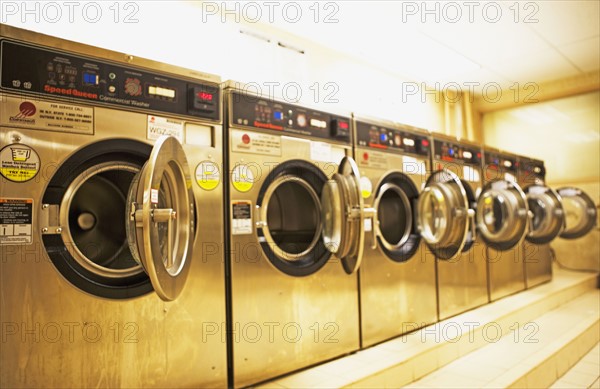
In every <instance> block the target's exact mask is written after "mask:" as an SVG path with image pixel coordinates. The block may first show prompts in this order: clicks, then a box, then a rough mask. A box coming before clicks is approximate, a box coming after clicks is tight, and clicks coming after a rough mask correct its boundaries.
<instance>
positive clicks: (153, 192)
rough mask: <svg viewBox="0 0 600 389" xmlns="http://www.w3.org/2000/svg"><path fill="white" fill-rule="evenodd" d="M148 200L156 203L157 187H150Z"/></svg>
mask: <svg viewBox="0 0 600 389" xmlns="http://www.w3.org/2000/svg"><path fill="white" fill-rule="evenodd" d="M150 202H151V203H152V204H158V189H150Z"/></svg>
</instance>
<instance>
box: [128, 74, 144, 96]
mask: <svg viewBox="0 0 600 389" xmlns="http://www.w3.org/2000/svg"><path fill="white" fill-rule="evenodd" d="M125 94H128V95H129V96H140V95H141V94H142V84H141V83H140V80H138V79H137V78H132V77H130V78H127V79H126V80H125Z"/></svg>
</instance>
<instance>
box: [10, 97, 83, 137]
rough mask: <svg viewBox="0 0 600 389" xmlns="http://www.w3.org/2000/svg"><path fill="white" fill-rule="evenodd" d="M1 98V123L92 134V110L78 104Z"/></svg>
mask: <svg viewBox="0 0 600 389" xmlns="http://www.w3.org/2000/svg"><path fill="white" fill-rule="evenodd" d="M0 97H2V98H3V99H4V100H3V104H4V107H3V108H4V109H5V112H6V113H7V114H6V115H4V114H3V115H1V116H0V124H2V125H7V126H16V127H25V128H37V129H42V130H51V131H59V132H69V133H77V134H89V135H93V134H94V109H93V108H89V107H82V106H79V105H72V104H63V103H50V102H47V101H29V100H23V99H17V98H14V97H10V96H0Z"/></svg>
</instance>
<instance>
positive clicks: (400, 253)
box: [354, 116, 437, 347]
mask: <svg viewBox="0 0 600 389" xmlns="http://www.w3.org/2000/svg"><path fill="white" fill-rule="evenodd" d="M354 130H355V158H356V161H357V163H358V167H359V170H360V174H361V179H362V184H363V185H362V186H361V187H362V196H363V198H364V201H365V203H366V204H370V205H372V206H373V208H374V209H375V210H376V211H377V219H376V222H375V223H374V224H373V225H370V224H368V225H367V229H375V235H374V236H375V240H373V236H372V235H370V234H369V235H367V237H366V241H365V252H364V256H363V261H362V264H361V267H360V270H359V279H360V306H361V335H362V346H363V347H368V346H371V345H373V344H376V343H379V342H382V341H384V340H387V339H390V338H393V337H395V336H398V335H401V334H403V333H406V332H409V331H413V330H415V329H417V328H420V327H423V326H426V325H428V324H431V323H435V322H436V320H437V301H436V298H437V297H436V280H435V258H434V257H433V256H431V255H426V247H425V244H424V243H423V242H422V240H421V236H420V234H419V231H418V229H417V218H416V209H417V205H418V199H419V195H420V193H421V189H422V188H423V187H424V186H425V181H426V178H427V172H429V171H430V170H431V169H430V164H431V145H430V139H429V133H428V132H427V131H424V130H419V129H416V128H413V127H409V126H405V125H399V124H394V123H390V122H385V121H381V120H374V119H372V118H368V117H357V116H355V117H354Z"/></svg>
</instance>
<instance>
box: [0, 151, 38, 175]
mask: <svg viewBox="0 0 600 389" xmlns="http://www.w3.org/2000/svg"><path fill="white" fill-rule="evenodd" d="M39 171H40V157H39V156H38V154H37V153H36V152H35V150H34V149H32V148H31V147H29V146H26V145H23V144H20V143H13V144H10V145H8V146H5V147H3V148H2V149H1V150H0V175H2V176H3V177H4V178H6V179H7V180H10V181H13V182H25V181H29V180H31V179H32V178H33V177H35V175H36V174H37V173H38V172H39Z"/></svg>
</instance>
